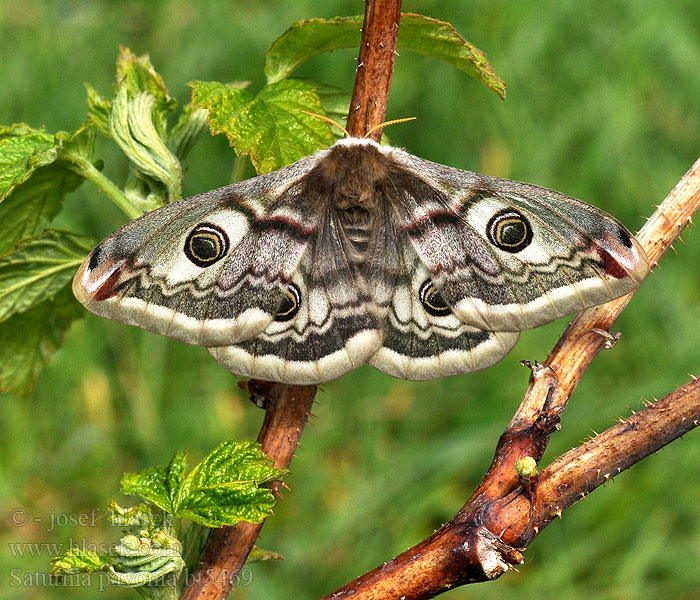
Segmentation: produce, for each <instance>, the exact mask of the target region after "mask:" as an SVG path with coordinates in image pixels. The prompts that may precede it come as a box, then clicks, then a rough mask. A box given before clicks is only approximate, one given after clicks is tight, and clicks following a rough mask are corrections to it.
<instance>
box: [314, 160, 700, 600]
mask: <svg viewBox="0 0 700 600" xmlns="http://www.w3.org/2000/svg"><path fill="white" fill-rule="evenodd" d="M699 206H700V159H699V160H698V161H697V162H696V163H695V164H694V165H693V167H691V169H690V170H689V171H688V173H686V175H685V176H684V177H683V179H682V180H681V181H680V182H679V183H678V184H677V185H676V187H675V188H674V189H673V190H672V191H671V193H670V194H669V195H668V197H667V198H666V199H665V200H664V202H663V203H662V204H661V206H659V208H658V209H657V210H656V212H655V213H654V214H653V215H652V217H651V218H650V219H649V221H648V222H647V223H646V225H645V226H644V228H643V229H642V230H641V231H640V233H639V235H638V236H637V238H638V240H639V241H640V243H641V244H642V247H643V248H644V249H645V251H646V253H647V256H648V258H649V261H650V263H651V264H652V265H656V263H657V262H658V260H659V259H660V257H661V256H662V255H663V253H664V252H665V251H666V250H667V249H668V248H669V247H670V246H671V244H672V243H673V241H674V240H675V239H676V238H677V237H678V235H679V234H680V232H681V230H682V229H683V228H684V227H685V226H686V225H688V224H690V223H691V222H692V221H691V219H692V216H693V214H694V213H695V212H696V211H697V210H698V207H699ZM630 297H631V294H630V295H628V296H625V297H623V298H619V299H617V300H615V301H613V302H610V303H608V304H606V305H604V306H599V307H595V308H592V309H588V310H586V311H584V312H582V313H581V314H580V315H579V316H578V317H577V318H576V319H575V320H574V321H573V322H572V323H571V325H570V326H569V327H568V328H567V330H566V331H565V332H564V335H563V336H562V337H561V339H560V340H559V342H558V343H557V345H556V346H555V348H554V350H553V351H552V353H551V354H550V356H549V358H548V359H547V362H546V363H545V364H544V365H539V364H536V365H534V366H533V365H530V366H532V370H533V373H532V374H533V376H532V380H531V383H530V386H529V388H528V391H527V393H526V394H525V398H524V399H523V402H522V403H521V405H520V407H519V409H518V411H517V413H516V415H515V416H514V417H513V419H512V421H511V423H510V424H509V426H508V428H507V429H506V431H505V432H504V434H503V435H502V436H501V439H500V440H499V443H498V447H497V450H496V455H495V457H494V460H493V463H492V464H491V467H490V469H489V471H488V472H487V474H486V476H485V477H484V479H483V480H482V482H481V484H479V486H478V487H477V489H476V491H475V492H474V494H473V495H472V496H471V498H470V499H469V500H468V502H467V503H466V504H465V505H464V506H463V507H462V508H461V509H460V511H459V512H458V513H457V514H456V515H455V517H454V518H453V519H452V520H451V521H450V522H449V523H447V524H445V525H444V526H443V527H441V528H440V529H439V530H438V531H436V532H435V533H434V534H433V535H431V536H430V537H428V538H426V539H425V540H423V541H422V542H420V543H419V544H417V545H416V546H414V547H413V548H410V549H409V550H407V551H406V552H404V553H402V554H401V555H399V556H397V557H396V558H394V559H393V560H391V561H389V562H387V563H384V564H383V565H382V566H380V567H377V568H376V569H374V570H372V571H370V572H368V573H366V574H365V575H362V576H361V577H359V578H357V579H356V580H355V581H353V582H351V583H349V584H347V585H345V586H343V587H342V588H340V589H338V590H337V591H335V592H334V593H332V594H330V595H328V596H326V597H325V598H326V600H331V599H332V600H340V599H341V598H350V597H352V598H353V600H370V599H372V600H379V599H381V598H404V599H406V600H419V599H424V598H433V597H435V596H437V595H438V594H440V593H442V592H444V591H446V590H448V589H451V588H454V587H456V586H459V585H464V584H466V583H474V582H478V581H485V580H487V579H493V578H495V577H498V576H500V575H501V574H502V573H504V572H505V571H507V570H508V569H510V568H512V567H513V565H514V564H517V563H519V562H522V560H523V555H522V553H521V552H520V551H521V550H522V549H524V548H525V547H526V546H527V545H528V544H529V543H530V542H531V541H532V539H533V538H534V536H535V535H536V534H537V533H538V532H539V531H541V529H542V528H543V527H545V526H546V525H547V524H548V523H549V522H550V521H551V520H552V519H553V518H554V517H556V516H558V515H561V512H562V511H563V510H564V509H565V508H567V507H568V506H570V505H571V504H573V503H574V502H576V501H577V500H578V499H580V498H581V497H583V496H584V495H585V494H587V493H589V492H590V491H592V490H593V489H595V488H596V487H598V486H599V485H601V484H602V483H604V482H605V481H607V480H609V479H610V478H612V477H614V476H615V475H617V474H618V473H620V472H621V471H622V470H624V469H627V468H629V467H630V466H631V465H633V464H635V463H636V462H638V461H639V460H641V459H642V458H644V457H646V456H648V455H649V454H651V453H653V452H655V451H656V450H658V449H659V448H661V447H663V446H664V445H666V444H668V443H669V442H671V441H672V440H674V439H676V438H678V437H679V436H681V435H683V434H684V433H685V432H687V431H689V430H690V429H692V428H694V427H696V426H697V425H698V422H699V419H700V383H698V381H696V380H695V379H694V380H693V381H692V382H690V383H688V384H687V385H685V386H682V387H681V388H679V389H678V390H676V391H675V392H673V393H671V394H669V395H668V396H667V397H665V398H663V399H662V400H659V401H657V402H656V403H654V404H653V405H651V406H648V407H647V408H645V409H644V410H642V411H640V412H639V413H637V414H636V415H634V416H633V417H630V418H628V419H624V420H622V421H621V423H620V424H619V425H616V426H615V427H612V428H611V429H609V430H608V431H606V432H605V433H603V434H601V435H598V436H596V437H595V438H594V439H593V440H591V441H589V442H587V443H586V444H584V445H583V446H581V447H580V448H576V449H574V450H572V451H571V452H569V453H567V454H565V455H564V456H562V457H560V458H559V459H558V460H556V461H555V462H554V463H552V464H551V465H549V466H548V467H547V468H546V469H544V470H543V471H542V472H541V473H540V474H539V475H536V476H535V477H533V478H532V479H530V480H528V481H527V482H521V480H520V478H519V476H518V474H517V473H516V470H515V467H514V465H515V461H516V460H517V459H518V458H522V457H524V456H531V457H533V458H534V459H535V460H536V461H538V462H539V460H540V459H541V458H542V455H543V453H544V450H545V449H546V447H547V444H548V442H549V439H550V437H551V434H552V433H553V432H554V431H555V430H556V429H557V428H558V425H559V416H560V415H561V411H562V410H563V409H564V408H565V406H566V403H567V402H568V399H569V397H570V396H571V393H572V392H573V390H574V388H575V387H576V384H577V383H578V381H579V379H580V378H581V376H582V374H583V372H584V371H585V369H586V368H587V367H588V365H589V364H590V362H591V361H592V360H593V358H594V357H595V355H596V354H597V353H598V352H599V351H600V350H601V349H602V348H603V347H605V346H606V344H609V343H610V342H611V341H614V336H610V335H609V334H607V333H606V332H607V331H608V330H609V328H610V326H611V325H612V323H613V321H614V320H615V318H616V317H617V316H618V315H619V314H620V312H621V311H622V310H623V309H624V307H625V306H626V305H627V302H629V299H630ZM523 483H526V485H523Z"/></svg>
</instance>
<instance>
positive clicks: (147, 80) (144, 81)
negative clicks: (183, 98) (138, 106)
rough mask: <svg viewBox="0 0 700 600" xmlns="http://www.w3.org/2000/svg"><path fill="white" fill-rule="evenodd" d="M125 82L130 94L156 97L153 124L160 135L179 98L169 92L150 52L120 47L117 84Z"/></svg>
mask: <svg viewBox="0 0 700 600" xmlns="http://www.w3.org/2000/svg"><path fill="white" fill-rule="evenodd" d="M122 84H124V85H125V86H126V90H127V93H128V95H129V96H136V95H137V94H139V93H140V92H148V93H149V94H151V95H152V96H153V97H154V98H155V102H154V106H153V124H154V125H155V128H156V130H157V131H158V134H159V135H163V133H164V131H165V115H166V114H167V113H169V112H170V111H172V110H173V109H174V108H175V107H176V106H177V100H175V99H174V98H171V97H170V95H169V94H168V88H167V87H166V86H165V82H164V81H163V78H162V77H161V76H160V75H159V74H158V72H157V71H156V70H155V68H154V67H153V65H152V64H151V60H150V58H149V56H148V54H144V55H143V56H136V55H135V54H134V53H133V52H132V51H131V50H130V49H129V48H126V47H124V46H120V47H119V57H118V58H117V85H118V86H121V85H122Z"/></svg>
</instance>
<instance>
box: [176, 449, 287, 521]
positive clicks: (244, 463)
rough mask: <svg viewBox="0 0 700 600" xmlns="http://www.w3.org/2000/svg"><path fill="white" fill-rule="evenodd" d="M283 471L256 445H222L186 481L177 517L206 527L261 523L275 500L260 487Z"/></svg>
mask: <svg viewBox="0 0 700 600" xmlns="http://www.w3.org/2000/svg"><path fill="white" fill-rule="evenodd" d="M285 472H286V471H285V470H284V469H276V468H275V467H274V465H273V462H272V459H271V458H270V457H269V456H267V455H265V454H264V453H263V452H262V450H261V449H260V445H259V444H258V443H256V442H252V441H249V442H235V441H232V440H230V441H227V442H224V443H223V444H221V445H220V446H219V447H218V448H216V449H215V450H214V451H213V452H211V453H210V454H209V455H208V456H206V457H205V458H204V460H202V462H201V463H199V465H197V466H196V467H195V468H194V469H193V471H192V472H191V473H190V474H189V475H188V476H187V477H186V478H185V480H184V482H183V484H182V487H181V488H180V493H179V497H178V502H177V505H176V508H177V512H176V514H177V516H178V517H185V518H188V519H191V520H192V521H194V522H195V523H199V524H201V525H206V526H207V527H222V526H223V525H235V524H236V523H237V522H239V521H249V522H251V523H257V522H260V521H262V520H263V519H264V518H265V517H266V516H267V515H268V514H269V513H270V509H271V508H272V505H273V504H274V497H273V496H272V492H271V491H270V490H269V489H267V488H261V487H259V486H260V485H262V484H265V483H268V482H270V481H273V480H275V479H279V478H280V477H281V476H282V475H283V474H284V473H285Z"/></svg>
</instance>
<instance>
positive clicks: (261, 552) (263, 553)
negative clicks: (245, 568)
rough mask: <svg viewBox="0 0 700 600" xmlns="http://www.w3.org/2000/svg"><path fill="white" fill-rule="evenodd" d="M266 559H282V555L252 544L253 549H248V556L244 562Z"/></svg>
mask: <svg viewBox="0 0 700 600" xmlns="http://www.w3.org/2000/svg"><path fill="white" fill-rule="evenodd" d="M267 560H284V556H282V555H281V554H280V553H279V552H273V551H272V550H265V549H264V548H258V547H257V546H253V549H252V550H251V551H250V554H248V558H247V559H246V561H245V562H246V564H250V563H254V562H264V561H267Z"/></svg>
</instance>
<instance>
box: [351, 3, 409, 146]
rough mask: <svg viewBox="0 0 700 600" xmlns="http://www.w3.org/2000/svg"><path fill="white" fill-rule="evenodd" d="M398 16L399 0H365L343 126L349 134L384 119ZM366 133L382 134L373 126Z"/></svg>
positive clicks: (375, 136) (361, 132)
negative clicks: (350, 97)
mask: <svg viewBox="0 0 700 600" xmlns="http://www.w3.org/2000/svg"><path fill="white" fill-rule="evenodd" d="M400 18H401V0H367V1H366V2H365V18H364V22H363V24H362V41H361V42H360V53H359V56H358V58H357V74H356V75H355V86H354V87H353V90H352V99H351V100H350V111H349V112H348V122H347V127H346V128H347V130H348V132H349V133H350V135H352V136H355V137H362V136H363V135H365V134H366V133H367V132H368V131H369V130H370V129H372V128H373V127H375V126H376V125H379V124H380V123H382V122H384V117H385V116H386V107H387V104H388V102H389V88H390V87H391V76H392V74H393V72H394V56H395V54H396V42H397V40H398V37H399V19H400ZM370 137H371V138H372V139H373V140H374V141H375V142H378V141H379V140H380V139H381V137H382V129H381V127H380V128H378V129H375V130H374V131H373V132H372V134H371V135H370Z"/></svg>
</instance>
